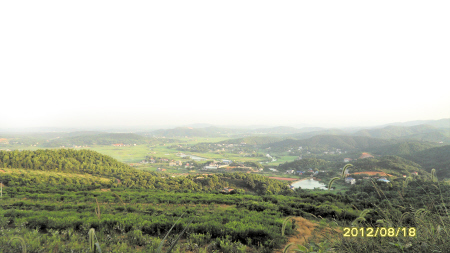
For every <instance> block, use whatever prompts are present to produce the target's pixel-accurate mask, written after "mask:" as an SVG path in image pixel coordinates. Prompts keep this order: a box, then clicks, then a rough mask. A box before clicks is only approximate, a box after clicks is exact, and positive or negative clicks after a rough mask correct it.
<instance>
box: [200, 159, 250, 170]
mask: <svg viewBox="0 0 450 253" xmlns="http://www.w3.org/2000/svg"><path fill="white" fill-rule="evenodd" d="M231 163H233V161H231V160H226V159H222V160H221V161H216V160H214V161H212V162H211V163H210V164H208V165H206V166H203V168H202V170H217V169H220V168H226V167H229V165H230V164H231ZM238 167H239V166H238ZM249 168H250V167H249Z"/></svg>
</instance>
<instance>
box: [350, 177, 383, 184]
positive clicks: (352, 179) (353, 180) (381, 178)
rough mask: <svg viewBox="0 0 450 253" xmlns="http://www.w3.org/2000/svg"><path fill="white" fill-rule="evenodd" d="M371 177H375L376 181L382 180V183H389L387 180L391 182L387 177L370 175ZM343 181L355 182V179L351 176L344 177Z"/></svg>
mask: <svg viewBox="0 0 450 253" xmlns="http://www.w3.org/2000/svg"><path fill="white" fill-rule="evenodd" d="M372 178H375V179H377V181H380V182H384V183H389V182H391V181H389V180H388V179H387V178H385V177H380V178H379V177H372ZM363 179H370V177H364V178H363ZM359 180H361V179H359ZM345 182H346V183H347V184H356V179H354V178H352V177H346V178H345Z"/></svg>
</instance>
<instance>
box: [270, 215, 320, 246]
mask: <svg viewBox="0 0 450 253" xmlns="http://www.w3.org/2000/svg"><path fill="white" fill-rule="evenodd" d="M292 219H293V220H295V224H296V225H297V232H298V233H297V234H296V235H294V236H292V237H290V238H289V240H288V242H287V243H286V244H285V245H283V247H282V248H281V250H279V251H275V252H276V253H281V252H282V251H283V249H284V247H286V245H288V244H289V243H293V244H294V245H292V246H291V247H290V248H289V249H291V250H293V249H295V248H296V246H297V245H299V244H300V245H303V244H304V243H305V239H306V240H308V238H309V237H311V235H312V233H313V231H314V229H315V228H316V226H317V224H315V223H312V222H311V221H309V220H307V219H305V218H303V217H294V218H292Z"/></svg>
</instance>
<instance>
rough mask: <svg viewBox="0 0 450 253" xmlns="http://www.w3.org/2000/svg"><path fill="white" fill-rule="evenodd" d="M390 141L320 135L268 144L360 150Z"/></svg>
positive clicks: (287, 146) (281, 146)
mask: <svg viewBox="0 0 450 253" xmlns="http://www.w3.org/2000/svg"><path fill="white" fill-rule="evenodd" d="M389 143H392V142H391V141H388V140H383V139H377V138H370V137H363V136H342V135H318V136H314V137H311V138H309V139H305V140H293V139H287V140H283V141H280V142H275V143H271V144H267V145H266V146H267V147H271V149H275V150H277V149H286V148H298V147H300V146H307V147H309V148H316V149H329V148H335V149H343V150H348V151H359V150H368V149H369V148H374V147H380V146H383V145H386V144H389Z"/></svg>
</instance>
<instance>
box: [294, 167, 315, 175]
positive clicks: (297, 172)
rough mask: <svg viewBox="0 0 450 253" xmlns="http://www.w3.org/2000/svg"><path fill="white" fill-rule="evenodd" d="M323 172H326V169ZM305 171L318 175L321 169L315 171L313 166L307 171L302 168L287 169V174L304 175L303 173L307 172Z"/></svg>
mask: <svg viewBox="0 0 450 253" xmlns="http://www.w3.org/2000/svg"><path fill="white" fill-rule="evenodd" d="M321 172H324V171H321ZM305 173H310V174H313V175H317V174H319V171H318V170H317V171H314V170H313V169H312V168H309V169H308V170H307V171H302V170H297V171H294V170H286V174H293V175H303V174H305Z"/></svg>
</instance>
